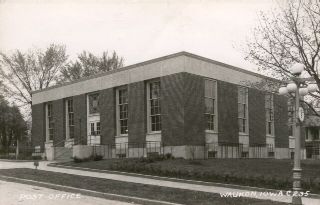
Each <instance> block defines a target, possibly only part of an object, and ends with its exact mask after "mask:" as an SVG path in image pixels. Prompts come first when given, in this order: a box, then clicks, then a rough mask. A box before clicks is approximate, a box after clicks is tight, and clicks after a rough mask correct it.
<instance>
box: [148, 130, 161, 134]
mask: <svg viewBox="0 0 320 205" xmlns="http://www.w3.org/2000/svg"><path fill="white" fill-rule="evenodd" d="M156 134H161V131H154V132H148V133H147V135H156Z"/></svg>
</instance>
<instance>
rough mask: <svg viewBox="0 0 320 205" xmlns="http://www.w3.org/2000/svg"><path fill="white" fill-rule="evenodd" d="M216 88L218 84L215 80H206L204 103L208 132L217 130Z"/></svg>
mask: <svg viewBox="0 0 320 205" xmlns="http://www.w3.org/2000/svg"><path fill="white" fill-rule="evenodd" d="M216 87H217V82H216V81H214V80H209V79H206V80H205V86H204V102H205V113H204V115H205V118H206V130H216V129H217V119H216V117H217V114H216V106H217V100H216Z"/></svg>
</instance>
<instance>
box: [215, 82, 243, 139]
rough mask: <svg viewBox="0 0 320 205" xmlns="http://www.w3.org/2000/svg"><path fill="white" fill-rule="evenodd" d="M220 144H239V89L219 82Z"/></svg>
mask: <svg viewBox="0 0 320 205" xmlns="http://www.w3.org/2000/svg"><path fill="white" fill-rule="evenodd" d="M217 84H218V130H219V138H218V140H219V142H229V143H239V128H238V87H237V85H234V84H231V83H227V82H223V81H218V83H217Z"/></svg>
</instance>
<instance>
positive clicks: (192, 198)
mask: <svg viewBox="0 0 320 205" xmlns="http://www.w3.org/2000/svg"><path fill="white" fill-rule="evenodd" d="M0 175H4V176H11V177H17V178H22V179H29V180H35V181H40V182H47V183H53V184H59V185H65V186H71V187H76V188H82V189H88V190H93V191H99V192H104V193H112V194H121V195H126V196H135V197H141V198H148V199H154V200H160V201H168V202H175V203H180V204H190V205H192V204H203V205H209V204H210V205H214V204H219V205H231V204H237V205H242V204H243V205H247V204H255V205H269V204H270V205H278V204H285V203H278V202H272V201H266V200H257V199H250V198H222V197H220V194H212V193H205V192H197V191H190V190H182V189H175V188H169V187H160V186H152V185H143V184H136V183H128V182H121V181H115V180H108V179H100V178H94V177H84V176H76V175H71V174H63V173H57V172H49V171H43V170H37V171H36V172H35V171H34V170H33V169H10V170H0Z"/></svg>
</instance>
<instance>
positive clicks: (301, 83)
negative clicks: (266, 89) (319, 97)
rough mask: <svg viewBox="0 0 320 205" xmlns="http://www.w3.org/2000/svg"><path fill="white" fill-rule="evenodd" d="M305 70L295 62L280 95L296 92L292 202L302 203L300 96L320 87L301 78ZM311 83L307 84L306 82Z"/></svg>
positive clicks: (301, 117)
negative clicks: (300, 192) (288, 80)
mask: <svg viewBox="0 0 320 205" xmlns="http://www.w3.org/2000/svg"><path fill="white" fill-rule="evenodd" d="M303 70H304V65H303V64H295V65H294V66H292V67H291V68H290V72H291V73H292V74H293V76H292V77H291V81H290V82H289V83H288V84H287V85H286V86H285V87H281V88H280V89H279V94H280V95H287V94H288V93H292V94H293V93H295V94H294V99H295V107H294V115H293V119H294V123H295V132H294V135H295V149H294V166H293V192H294V194H293V196H292V204H302V201H301V197H300V196H299V195H300V194H299V191H300V190H301V171H302V169H301V151H300V150H301V147H300V146H301V143H300V140H301V139H300V138H301V136H300V127H301V123H302V122H303V120H304V112H303V108H302V107H300V97H303V96H305V95H307V94H308V93H310V92H315V91H317V89H318V86H317V84H315V83H314V82H313V81H314V79H313V78H312V77H311V78H301V77H300V75H301V73H302V71H303ZM308 82H309V84H308V85H307V86H306V84H307V83H308Z"/></svg>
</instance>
